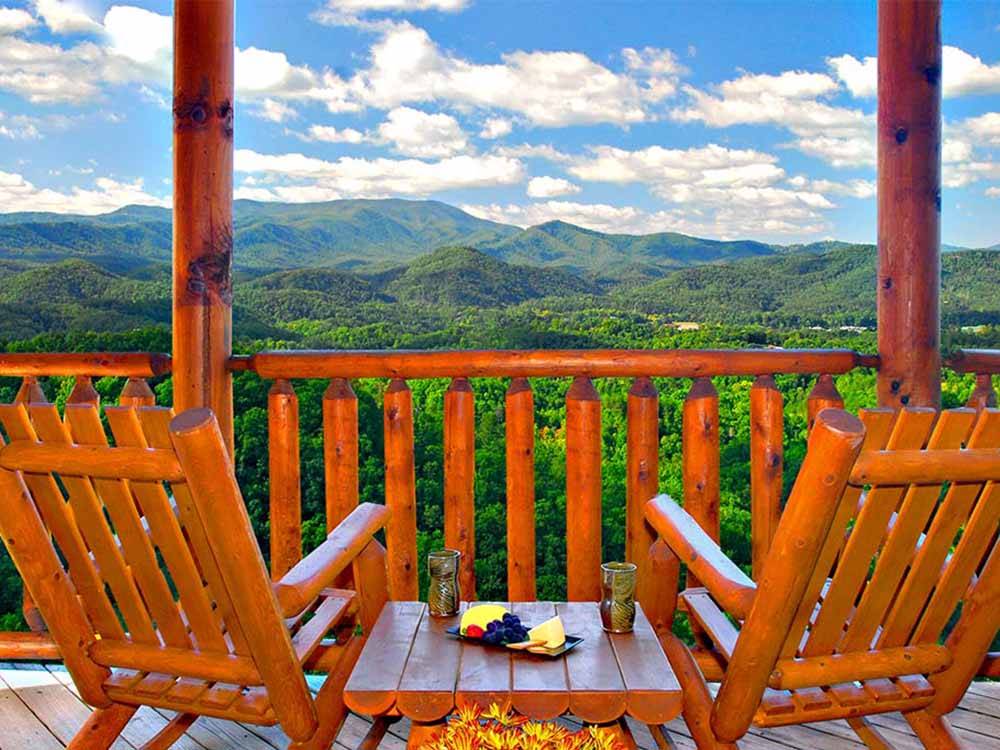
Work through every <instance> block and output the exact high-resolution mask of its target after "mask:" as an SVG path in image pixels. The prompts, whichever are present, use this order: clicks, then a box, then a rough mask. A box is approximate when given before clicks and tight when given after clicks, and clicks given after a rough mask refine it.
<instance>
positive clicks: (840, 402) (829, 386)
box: [806, 373, 844, 432]
mask: <svg viewBox="0 0 1000 750" xmlns="http://www.w3.org/2000/svg"><path fill="white" fill-rule="evenodd" d="M843 408H844V399H843V398H842V397H841V395H840V393H839V392H838V391H837V385H836V383H834V382H833V375H829V374H826V373H824V374H823V375H820V376H819V377H818V378H817V379H816V385H814V386H813V389H812V390H811V391H809V398H808V400H807V401H806V412H807V422H806V423H807V424H808V427H809V431H810V432H811V431H812V426H813V423H814V422H815V421H816V417H817V415H818V414H819V413H820V412H821V411H823V410H824V409H843Z"/></svg>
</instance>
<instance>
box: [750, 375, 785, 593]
mask: <svg viewBox="0 0 1000 750" xmlns="http://www.w3.org/2000/svg"><path fill="white" fill-rule="evenodd" d="M784 461H785V447H784V402H783V400H782V397H781V391H779V390H778V387H777V385H776V384H775V382H774V377H773V376H771V375H761V376H760V377H759V378H757V379H756V380H755V381H754V384H753V387H752V388H751V389H750V548H751V553H752V559H753V575H754V578H755V579H756V578H757V577H758V576H759V575H760V571H761V565H762V564H763V562H764V559H765V558H766V557H767V553H768V550H770V549H771V540H772V539H774V532H775V531H776V530H777V528H778V521H779V520H780V519H781V493H782V473H783V471H784Z"/></svg>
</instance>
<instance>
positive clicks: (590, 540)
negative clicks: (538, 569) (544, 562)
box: [566, 377, 602, 602]
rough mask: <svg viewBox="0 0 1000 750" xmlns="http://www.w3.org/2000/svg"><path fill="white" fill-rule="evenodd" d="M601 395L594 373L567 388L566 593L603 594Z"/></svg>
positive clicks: (588, 597)
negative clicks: (593, 381)
mask: <svg viewBox="0 0 1000 750" xmlns="http://www.w3.org/2000/svg"><path fill="white" fill-rule="evenodd" d="M601 556H602V555H601V397H600V396H599V395H598V393H597V389H595V388H594V384H593V383H592V382H591V381H590V378H585V377H577V378H575V379H574V380H573V385H571V386H570V389H569V391H568V392H567V393H566V594H567V598H568V600H569V601H571V602H582V601H598V600H599V599H600V598H601Z"/></svg>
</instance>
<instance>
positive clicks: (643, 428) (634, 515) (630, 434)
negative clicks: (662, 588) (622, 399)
mask: <svg viewBox="0 0 1000 750" xmlns="http://www.w3.org/2000/svg"><path fill="white" fill-rule="evenodd" d="M627 409H628V415H627V418H628V428H627V438H626V463H627V470H626V471H627V473H626V475H625V523H626V527H625V559H626V560H628V561H630V562H634V563H636V565H638V567H639V571H638V572H639V578H638V584H637V596H638V598H639V602H640V603H641V604H643V605H644V606H645V605H646V603H647V602H649V600H650V597H649V592H648V591H647V584H648V583H650V581H649V575H650V573H649V563H650V547H651V546H652V544H653V542H655V541H656V532H654V531H653V529H652V527H651V526H650V525H649V524H647V523H646V517H645V510H646V503H647V502H649V500H651V499H652V498H654V497H656V495H657V493H658V492H659V487H660V484H659V478H660V476H659V475H660V395H659V393H657V391H656V386H654V385H653V381H652V380H650V379H649V378H636V380H635V382H634V383H632V387H631V388H630V389H629V392H628V407H627Z"/></svg>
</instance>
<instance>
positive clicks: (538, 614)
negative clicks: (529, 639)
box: [510, 602, 569, 720]
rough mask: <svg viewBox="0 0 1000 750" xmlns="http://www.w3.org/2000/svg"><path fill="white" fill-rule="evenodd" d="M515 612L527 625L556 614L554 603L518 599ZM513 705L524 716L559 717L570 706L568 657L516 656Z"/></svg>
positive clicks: (514, 606) (513, 662)
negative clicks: (566, 658)
mask: <svg viewBox="0 0 1000 750" xmlns="http://www.w3.org/2000/svg"><path fill="white" fill-rule="evenodd" d="M511 611H512V612H513V613H514V614H516V615H517V616H518V617H519V618H521V622H522V623H524V624H525V625H526V626H529V625H530V626H534V625H538V624H540V623H542V622H545V621H546V620H548V619H549V618H551V617H555V615H556V606H555V604H552V603H551V602H516V603H514V604H512V605H511ZM510 699H511V704H512V705H513V707H514V710H515V711H517V712H518V713H520V714H522V715H524V716H532V717H534V718H536V719H542V720H547V719H555V718H556V717H558V716H562V715H563V714H564V713H566V711H567V710H568V709H569V689H568V685H567V682H566V663H565V659H535V658H533V657H530V656H524V655H520V656H515V657H513V658H512V659H511V693H510Z"/></svg>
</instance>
